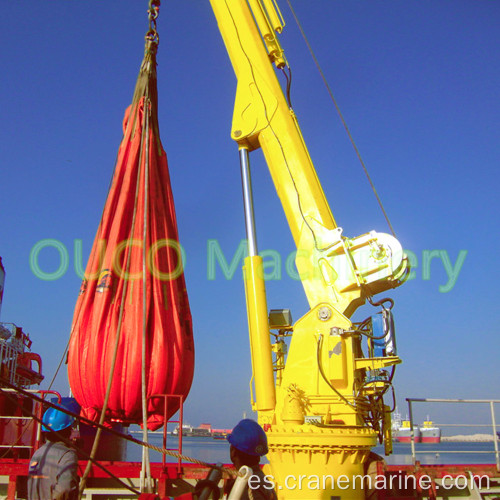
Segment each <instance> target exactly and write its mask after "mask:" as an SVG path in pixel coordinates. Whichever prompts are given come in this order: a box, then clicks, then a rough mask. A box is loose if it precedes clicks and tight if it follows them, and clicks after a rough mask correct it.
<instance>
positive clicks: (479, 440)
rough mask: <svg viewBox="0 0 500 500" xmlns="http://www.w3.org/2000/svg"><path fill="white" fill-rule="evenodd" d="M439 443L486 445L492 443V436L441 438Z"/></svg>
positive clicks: (477, 435) (475, 435)
mask: <svg viewBox="0 0 500 500" xmlns="http://www.w3.org/2000/svg"><path fill="white" fill-rule="evenodd" d="M441 441H448V442H469V443H487V442H490V443H492V442H493V435H492V434H468V435H463V434H459V435H457V436H441Z"/></svg>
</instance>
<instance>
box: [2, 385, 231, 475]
mask: <svg viewBox="0 0 500 500" xmlns="http://www.w3.org/2000/svg"><path fill="white" fill-rule="evenodd" d="M4 385H6V386H7V387H8V388H9V389H13V390H15V391H16V392H18V393H19V394H22V395H23V396H26V397H28V398H31V399H33V400H35V401H37V402H38V403H42V404H43V405H45V406H49V407H50V408H55V409H56V410H59V411H62V412H63V413H66V414H67V415H70V416H71V417H73V418H75V419H76V420H78V421H79V422H83V423H84V424H86V425H90V426H92V427H96V428H97V429H102V430H104V431H106V432H108V433H109V434H113V435H114V436H116V437H119V438H121V439H124V440H125V441H130V442H131V443H134V444H137V445H139V446H146V447H148V448H150V449H151V450H154V451H157V452H158V453H161V454H163V455H168V456H171V457H174V458H180V459H182V460H185V461H187V462H191V463H194V464H197V465H201V466H203V467H208V468H215V469H218V470H221V471H222V472H225V473H226V474H228V475H230V476H234V477H237V476H238V475H239V474H238V471H236V470H235V469H228V468H227V467H219V466H217V465H216V464H213V463H209V462H204V461H203V460H198V459H197V458H193V457H189V456H187V455H183V454H181V453H177V452H176V451H173V450H169V449H167V448H162V447H160V446H156V445H154V444H151V443H146V442H144V441H141V440H139V439H135V438H134V437H132V436H130V435H128V434H123V433H121V432H118V431H116V430H114V429H113V428H109V427H106V426H104V425H102V424H99V423H97V422H94V421H93V420H90V419H89V418H86V417H83V416H81V415H80V414H78V413H75V412H73V411H71V410H69V409H68V408H66V407H61V406H58V405H57V404H55V403H51V402H50V401H46V400H44V399H42V398H40V397H39V396H36V395H35V394H33V393H30V392H28V391H25V390H24V389H21V388H20V387H16V386H15V385H13V384H10V383H8V382H5V383H4ZM0 392H1V393H2V394H7V393H6V392H5V391H3V390H2V388H1V387H0ZM96 462H98V460H96Z"/></svg>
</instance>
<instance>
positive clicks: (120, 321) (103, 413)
mask: <svg viewBox="0 0 500 500" xmlns="http://www.w3.org/2000/svg"><path fill="white" fill-rule="evenodd" d="M134 104H136V106H135V114H136V116H137V115H138V114H139V109H138V104H139V102H133V103H132V109H131V112H132V110H133V108H134ZM134 125H135V119H134V121H133V122H131V117H130V116H129V121H128V123H127V128H128V127H133V126H134ZM142 147H143V145H142V137H141V145H140V148H139V151H140V152H141V153H142ZM140 174H141V169H140V168H139V169H138V172H137V184H136V190H135V201H134V210H133V213H132V227H131V230H130V234H131V235H133V234H134V229H135V224H136V216H137V205H138V199H139V185H140ZM131 256H132V251H131V249H127V254H126V259H127V260H126V264H125V271H124V270H123V269H122V272H123V271H124V276H125V278H126V277H127V276H129V275H130V261H131ZM127 291H128V279H125V280H124V285H123V291H122V296H121V302H120V308H119V315H118V325H117V328H116V338H115V343H114V348H113V355H112V359H111V366H110V369H109V375H108V384H107V387H106V394H105V396H104V402H103V405H102V409H101V415H100V418H99V423H100V424H101V425H102V424H103V423H104V421H105V419H106V411H107V408H108V402H109V396H110V394H111V387H112V384H113V377H114V373H115V369H116V360H117V358H118V347H119V343H120V339H121V333H122V324H123V313H124V309H125V302H126V294H127ZM101 432H102V428H99V429H98V430H97V433H96V436H95V439H94V444H93V446H92V450H91V456H92V457H93V458H94V457H95V454H96V453H97V449H98V446H99V441H100V438H101ZM89 472H90V467H89V464H87V468H86V469H85V473H84V475H83V477H82V481H81V483H80V497H81V494H82V492H83V489H84V487H85V482H86V480H87V477H88V474H89Z"/></svg>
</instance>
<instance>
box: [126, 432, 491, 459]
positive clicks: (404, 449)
mask: <svg viewBox="0 0 500 500" xmlns="http://www.w3.org/2000/svg"><path fill="white" fill-rule="evenodd" d="M132 435H133V436H134V437H135V438H136V439H142V436H141V435H140V434H132ZM149 441H150V443H151V444H154V445H156V446H162V436H161V435H159V434H150V435H149ZM182 441H183V450H182V453H183V455H186V456H189V457H193V458H196V459H198V460H203V461H204V462H209V463H217V462H222V463H229V462H230V459H229V443H228V442H227V441H226V440H218V439H213V438H210V437H184V438H183V440H182ZM177 446H178V440H177V438H176V437H175V436H167V448H177ZM415 447H416V450H417V451H418V452H423V453H419V454H418V455H417V460H419V461H420V462H421V463H423V464H493V463H495V461H496V460H495V453H494V444H493V443H492V442H491V443H451V442H442V443H439V444H431V443H428V444H427V443H426V444H416V445H415ZM373 451H374V452H375V453H378V454H379V455H381V456H384V448H383V446H377V447H375V448H374V449H373ZM461 451H465V452H466V453H461ZM477 451H480V452H488V453H478V454H475V453H474V452H477ZM141 454H142V451H141V447H140V446H138V445H135V444H133V443H128V449H127V459H128V460H130V461H133V462H140V461H141V456H142V455H141ZM150 459H151V461H152V462H161V455H160V453H158V452H156V451H153V450H150ZM384 459H385V460H386V462H387V463H388V464H391V465H409V464H411V463H412V457H411V446H410V443H394V451H393V454H392V455H390V456H388V457H384ZM166 461H167V462H175V461H176V459H175V458H172V457H168V456H167V457H166Z"/></svg>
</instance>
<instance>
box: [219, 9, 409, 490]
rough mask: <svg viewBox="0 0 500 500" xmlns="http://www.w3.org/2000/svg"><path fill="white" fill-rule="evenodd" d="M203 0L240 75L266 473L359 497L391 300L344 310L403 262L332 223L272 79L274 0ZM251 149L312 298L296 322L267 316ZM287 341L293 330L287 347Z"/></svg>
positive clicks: (386, 363) (390, 358) (379, 400)
mask: <svg viewBox="0 0 500 500" xmlns="http://www.w3.org/2000/svg"><path fill="white" fill-rule="evenodd" d="M210 3H211V5H212V9H213V11H214V13H215V17H216V19H217V22H218V26H219V30H220V32H221V34H222V37H223V39H224V43H225V45H226V49H227V51H228V54H229V57H230V59H231V62H232V65H233V67H234V71H235V73H236V77H237V88H236V98H235V105H234V114H233V121H232V128H231V137H232V138H233V139H234V140H235V141H236V142H237V144H238V148H239V156H240V166H241V173H242V184H243V197H244V206H245V222H246V231H247V239H248V257H247V258H246V259H245V265H244V277H245V290H246V300H247V312H248V323H249V333H250V347H251V356H252V369H253V378H254V385H255V398H254V396H253V395H252V400H253V401H252V405H253V408H254V409H255V410H257V411H258V419H259V423H260V424H261V425H262V426H263V427H264V429H265V430H266V432H267V436H268V443H269V454H268V458H269V462H270V464H269V468H268V470H267V472H268V473H269V474H271V475H272V476H273V480H274V482H275V484H276V491H277V493H278V497H279V498H287V499H288V498H307V499H308V500H312V499H315V498H328V499H330V498H343V499H346V498H364V491H363V487H362V486H361V484H360V480H359V479H358V483H357V485H356V484H350V482H351V481H353V480H354V476H356V475H362V474H363V467H364V465H365V463H366V461H367V458H368V455H369V453H370V449H371V448H372V447H373V446H375V444H376V442H377V437H379V436H384V435H385V438H386V452H387V453H390V449H391V443H390V409H389V407H388V406H386V405H385V404H384V401H383V396H384V393H386V392H387V390H388V388H389V387H390V382H391V379H392V376H391V375H390V374H389V372H388V371H387V370H385V369H386V368H388V367H391V366H393V365H396V364H398V363H400V362H401V360H400V359H399V358H398V357H397V355H396V350H395V340H394V337H393V324H392V315H391V312H390V308H391V307H392V301H390V299H385V300H383V301H381V302H380V303H375V304H374V305H377V306H380V307H381V312H380V313H379V314H376V315H374V316H373V317H371V318H368V319H367V320H366V321H364V322H362V323H361V324H353V323H352V322H351V320H350V319H349V318H350V317H351V316H352V314H353V313H354V311H355V310H356V309H357V308H358V307H359V306H360V305H362V304H364V303H365V301H366V300H369V301H370V302H371V303H373V301H372V296H373V295H375V294H378V293H380V292H383V291H385V290H388V289H390V288H394V287H396V286H398V285H400V284H401V283H402V282H403V280H404V278H405V276H406V274H407V272H408V261H407V258H406V255H405V254H404V252H403V249H402V247H401V245H400V243H399V242H398V241H397V240H396V239H395V238H394V237H392V236H390V235H387V234H381V233H376V232H375V231H370V232H369V233H366V234H363V235H361V236H358V237H356V238H347V237H345V236H343V235H342V229H341V228H340V227H338V226H337V224H336V222H335V220H334V218H333V216H332V213H331V211H330V207H329V205H328V203H327V201H326V198H325V195H324V193H323V190H322V188H321V185H320V183H319V181H318V178H317V175H316V172H315V169H314V166H313V164H312V161H311V158H310V156H309V153H308V151H307V147H306V145H305V142H304V139H303V137H302V134H301V132H300V129H299V125H298V123H297V119H296V116H295V114H294V112H293V110H292V109H291V107H290V106H289V105H288V103H287V100H286V98H285V96H284V93H283V90H282V88H281V85H280V83H279V81H278V78H277V76H276V70H275V68H274V66H276V67H277V68H278V69H282V68H285V67H286V66H287V61H286V58H285V56H284V52H283V49H282V48H281V46H280V44H279V41H278V39H277V36H276V33H280V32H281V31H282V28H283V26H284V22H283V19H282V16H281V13H280V12H279V8H278V7H277V5H276V3H275V2H274V1H273V0H210ZM258 148H262V151H263V153H264V156H265V158H266V162H267V165H268V168H269V170H270V173H271V176H272V179H273V181H274V184H275V187H276V191H277V193H278V196H279V198H280V200H281V203H282V205H283V208H284V211H285V214H286V217H287V220H288V224H289V225H290V229H291V232H292V235H293V238H294V240H295V244H296V246H297V254H296V265H297V270H298V272H299V276H300V279H301V281H302V284H303V286H304V290H305V293H306V296H307V299H308V302H309V306H310V310H309V312H307V314H305V315H304V316H303V317H302V318H300V319H299V320H298V321H297V322H296V323H295V324H292V320H291V315H290V313H289V311H288V310H274V311H271V312H270V313H269V314H268V308H267V301H266V291H265V282H264V271H263V264H262V258H261V257H260V256H259V255H258V250H257V238H256V230H255V224H254V217H253V201H252V187H251V177H250V165H249V153H250V152H252V151H253V150H256V149H258ZM388 303H389V304H390V305H389V306H386V304H388ZM272 331H274V337H273V338H275V339H276V341H274V343H271V332H272ZM284 337H290V339H289V346H288V345H287V343H285V341H284ZM363 337H366V338H367V339H368V340H367V342H366V344H367V345H366V346H365V349H364V350H365V351H366V353H364V351H363V345H362V339H363ZM287 351H288V352H287ZM273 353H274V358H275V359H274V361H273ZM285 359H286V362H285ZM339 477H342V478H343V482H342V484H340V485H339V481H338V480H339ZM344 477H345V478H344ZM300 478H302V479H300ZM299 480H300V483H301V484H300V485H299ZM346 481H347V483H346ZM346 484H347V485H348V487H347V488H346Z"/></svg>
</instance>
